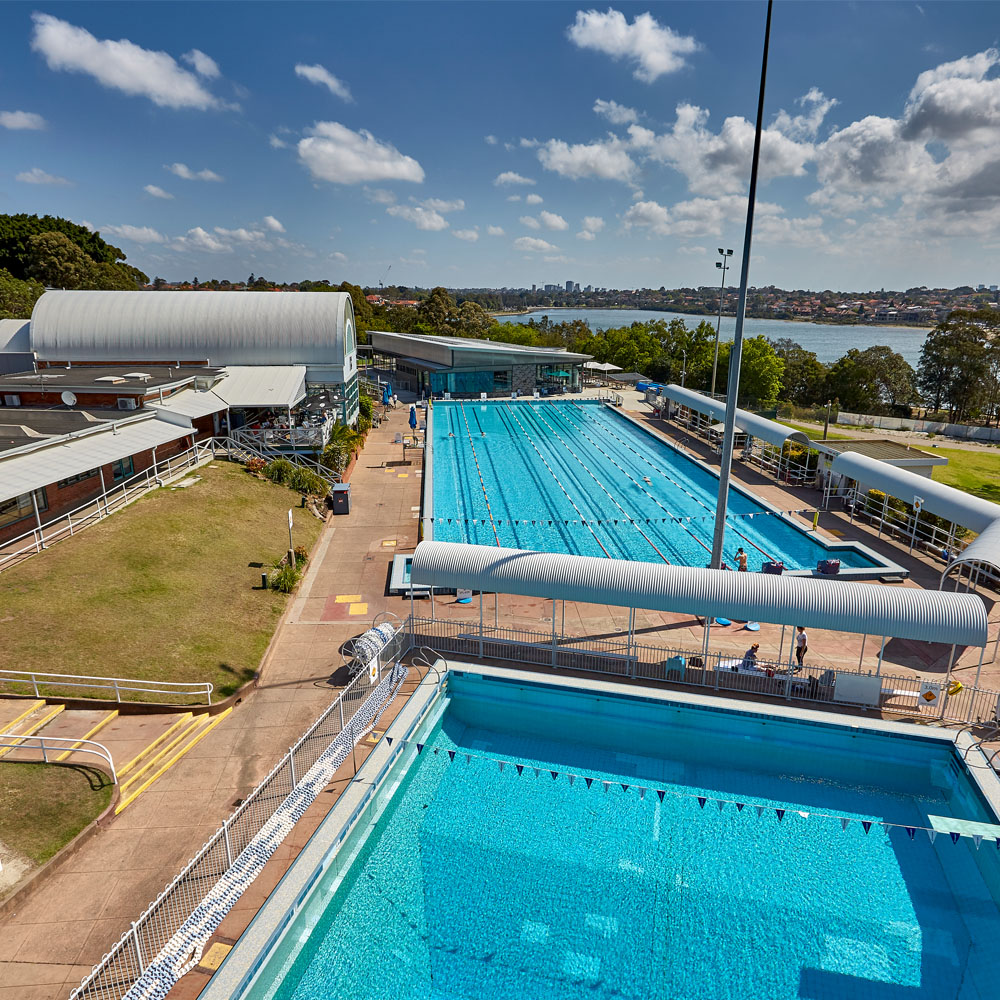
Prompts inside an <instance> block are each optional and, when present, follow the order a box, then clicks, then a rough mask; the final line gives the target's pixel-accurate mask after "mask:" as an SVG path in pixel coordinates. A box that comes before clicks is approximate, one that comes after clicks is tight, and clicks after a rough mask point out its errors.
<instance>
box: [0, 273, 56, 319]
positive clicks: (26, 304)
mask: <svg viewBox="0 0 1000 1000" xmlns="http://www.w3.org/2000/svg"><path fill="white" fill-rule="evenodd" d="M44 291H45V288H44V286H42V285H40V284H39V283H38V282H37V281H32V280H30V279H29V280H28V281H20V280H19V279H17V278H15V277H14V276H13V275H12V274H11V273H10V271H7V270H5V269H4V268H0V319H30V318H31V310H32V309H33V308H34V306H35V303H36V302H37V301H38V297H39V296H40V295H41V294H42V292H44Z"/></svg>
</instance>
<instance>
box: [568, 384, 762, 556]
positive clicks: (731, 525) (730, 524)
mask: <svg viewBox="0 0 1000 1000" xmlns="http://www.w3.org/2000/svg"><path fill="white" fill-rule="evenodd" d="M570 403H571V404H572V405H573V406H576V407H580V404H579V403H578V402H577V401H576V400H575V399H571V400H570ZM605 430H607V432H608V434H610V435H611V436H612V437H614V438H617V439H618V441H620V442H621V443H622V444H624V445H625V447H626V448H628V450H629V451H631V452H632V453H633V454H635V455H637V456H638V457H639V458H640V459H642V461H643V462H645V463H646V465H648V466H649V467H650V468H651V469H655V470H656V471H657V472H658V473H659V474H660V475H661V476H663V478H664V479H666V480H667V482H670V483H673V484H674V486H676V487H677V488H678V489H679V490H680V491H681V492H682V493H686V494H687V495H688V496H689V497H691V499H692V500H694V502H695V503H697V504H700V505H701V506H702V507H704V508H705V510H707V511H708V512H709V513H715V512H714V511H712V508H711V507H710V506H709V505H708V504H707V503H705V501H704V500H702V499H701V498H700V497H696V496H695V495H694V494H693V493H692V492H691V491H690V490H689V489H687V488H686V487H685V486H683V485H682V484H681V483H679V482H677V480H676V479H673V478H672V477H670V476H668V475H667V474H666V473H665V472H664V471H663V470H662V469H661V468H659V467H658V466H657V465H655V464H654V463H652V462H651V461H650V460H649V459H648V458H646V456H645V455H643V454H642V452H640V451H637V450H636V449H635V448H633V447H632V446H631V445H630V444H629V443H628V441H626V440H625V439H624V438H622V437H619V435H617V434H615V432H614V431H612V430H611V429H610V428H605ZM668 446H669V445H668ZM671 447H672V446H671ZM633 482H634V480H633ZM664 509H666V508H664ZM726 525H727V527H729V528H731V529H732V531H733V532H734V533H735V534H737V535H739V536H740V538H742V539H743V541H745V542H746V543H747V545H752V546H753V547H754V548H755V549H756V550H757V551H758V552H759V553H760V554H761V555H762V556H764V557H765V558H766V559H769V560H772V561H773V559H774V556H772V555H769V554H768V553H767V552H765V551H764V550H763V549H762V548H761V547H760V546H759V545H758V544H757V543H756V542H755V541H753V539H751V538H749V537H747V536H746V535H744V534H743V532H742V531H740V530H739V528H737V527H736V525H735V524H734V523H733V522H732V521H730V520H729V518H728V517H727V518H726ZM691 535H692V537H694V538H697V535H695V534H694V532H691ZM699 541H700V539H699ZM701 545H702V547H703V548H706V549H707V548H708V546H707V545H705V543H704V542H701ZM709 551H711V549H709Z"/></svg>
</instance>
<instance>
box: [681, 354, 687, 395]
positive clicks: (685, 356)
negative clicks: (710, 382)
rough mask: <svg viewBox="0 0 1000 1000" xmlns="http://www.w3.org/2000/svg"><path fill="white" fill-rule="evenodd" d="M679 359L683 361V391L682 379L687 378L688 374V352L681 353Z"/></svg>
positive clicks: (682, 386)
mask: <svg viewBox="0 0 1000 1000" xmlns="http://www.w3.org/2000/svg"><path fill="white" fill-rule="evenodd" d="M681 357H682V358H683V360H682V361H681V388H682V389H683V388H684V379H685V378H686V377H687V373H688V352H687V351H681Z"/></svg>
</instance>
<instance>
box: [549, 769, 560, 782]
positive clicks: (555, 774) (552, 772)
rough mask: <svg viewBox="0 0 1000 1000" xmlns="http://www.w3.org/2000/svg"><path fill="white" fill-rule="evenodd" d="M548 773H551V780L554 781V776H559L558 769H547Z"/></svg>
mask: <svg viewBox="0 0 1000 1000" xmlns="http://www.w3.org/2000/svg"><path fill="white" fill-rule="evenodd" d="M549 774H551V775H552V780H553V781H555V780H556V778H558V777H559V772H558V771H549Z"/></svg>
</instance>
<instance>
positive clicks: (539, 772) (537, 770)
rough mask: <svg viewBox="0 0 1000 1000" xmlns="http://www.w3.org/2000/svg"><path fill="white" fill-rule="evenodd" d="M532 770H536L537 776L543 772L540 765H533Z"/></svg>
mask: <svg viewBox="0 0 1000 1000" xmlns="http://www.w3.org/2000/svg"><path fill="white" fill-rule="evenodd" d="M531 770H532V771H534V772H535V777H536V778H537V777H538V776H539V775H540V774H541V773H542V769H541V768H540V767H533V768H532V769H531Z"/></svg>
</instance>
